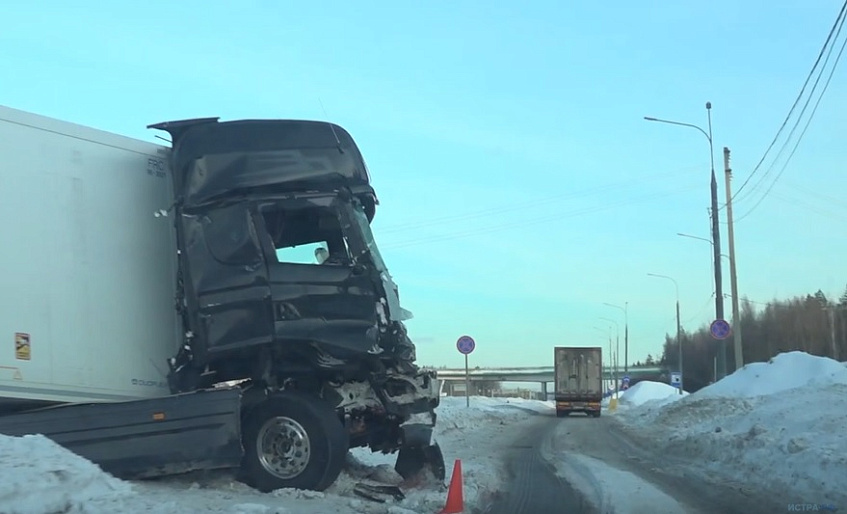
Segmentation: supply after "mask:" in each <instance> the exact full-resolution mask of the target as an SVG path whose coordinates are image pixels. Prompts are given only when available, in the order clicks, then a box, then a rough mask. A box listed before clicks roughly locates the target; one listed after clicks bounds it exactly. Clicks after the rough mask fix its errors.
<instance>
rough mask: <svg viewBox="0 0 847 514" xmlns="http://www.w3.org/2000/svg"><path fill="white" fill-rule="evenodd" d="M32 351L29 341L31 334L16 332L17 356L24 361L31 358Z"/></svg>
mask: <svg viewBox="0 0 847 514" xmlns="http://www.w3.org/2000/svg"><path fill="white" fill-rule="evenodd" d="M31 355H32V353H31V348H30V342H29V334H24V333H22V332H17V333H15V358H16V359H18V360H22V361H28V360H30V357H31Z"/></svg>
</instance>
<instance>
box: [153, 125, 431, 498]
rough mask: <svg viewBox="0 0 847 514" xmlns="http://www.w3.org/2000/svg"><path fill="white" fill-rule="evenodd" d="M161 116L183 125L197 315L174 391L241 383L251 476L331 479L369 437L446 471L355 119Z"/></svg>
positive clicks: (257, 481) (180, 232)
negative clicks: (376, 224) (381, 242)
mask: <svg viewBox="0 0 847 514" xmlns="http://www.w3.org/2000/svg"><path fill="white" fill-rule="evenodd" d="M150 128H154V129H160V130H164V131H167V132H168V133H169V134H170V135H171V144H172V150H171V155H170V160H171V170H172V174H173V185H174V203H173V206H172V208H171V212H172V213H173V217H174V225H175V228H176V237H177V248H178V253H179V255H178V276H177V297H176V308H177V310H178V312H179V314H180V316H181V318H182V321H183V326H184V327H185V334H184V341H183V344H182V346H181V348H180V350H179V352H178V353H177V354H176V355H175V356H174V357H173V358H172V359H171V360H170V363H169V364H170V373H169V375H168V383H169V386H170V388H171V392H172V393H174V394H177V393H183V392H191V391H197V390H202V389H208V388H213V387H218V386H220V385H221V384H227V383H229V384H231V383H233V382H238V383H239V386H240V387H241V388H242V390H243V394H242V404H243V408H242V434H243V435H242V437H243V444H244V450H245V451H244V460H243V463H242V472H243V474H244V479H245V481H246V482H248V483H249V484H251V485H253V486H254V487H256V488H258V489H260V490H271V489H276V488H280V487H298V488H310V489H323V488H325V487H327V486H329V485H330V484H331V483H332V482H334V480H335V478H336V477H337V476H338V474H339V472H340V470H341V467H342V465H343V463H344V460H345V457H346V454H347V451H348V449H349V448H350V447H357V446H368V447H370V448H371V449H372V450H373V451H382V452H386V453H393V452H395V451H398V450H399V453H398V460H397V465H396V469H397V471H398V472H399V473H400V474H401V475H403V476H405V477H408V476H410V475H412V474H414V473H416V472H418V471H421V470H422V469H424V468H429V469H431V470H432V471H433V472H434V474H435V475H436V477H438V478H439V479H443V478H444V462H443V458H442V456H441V453H440V450H439V448H438V446H437V444H436V443H434V441H433V440H432V429H433V427H434V425H435V408H436V407H437V406H438V401H439V396H438V388H437V385H436V380H435V374H434V373H433V372H426V371H422V370H421V369H420V368H419V367H418V366H417V365H416V364H415V347H414V344H413V343H412V342H411V340H410V339H409V337H408V335H407V332H406V328H405V326H404V324H403V321H404V320H406V319H408V318H410V317H411V314H410V313H409V312H408V311H406V310H404V309H403V308H402V307H401V306H400V302H399V297H398V289H397V286H396V285H395V284H394V282H393V280H392V278H391V275H390V274H389V272H388V269H387V267H386V265H385V262H384V261H383V259H382V257H381V255H380V253H379V250H378V249H377V246H376V243H375V240H374V237H373V234H372V232H371V228H370V222H371V220H372V219H373V217H374V215H375V211H376V205H377V203H378V201H377V197H376V193H375V191H374V189H373V188H372V186H371V184H370V177H369V174H368V171H367V168H366V165H365V162H364V159H363V158H362V155H361V153H360V151H359V149H358V148H357V145H356V144H355V142H354V141H353V139H352V138H351V136H350V135H349V134H348V133H347V131H345V130H344V129H343V128H341V127H340V126H338V125H334V124H331V123H326V122H316V121H291V120H245V121H232V122H218V119H217V118H207V119H197V120H186V121H176V122H165V123H160V124H157V125H151V126H150Z"/></svg>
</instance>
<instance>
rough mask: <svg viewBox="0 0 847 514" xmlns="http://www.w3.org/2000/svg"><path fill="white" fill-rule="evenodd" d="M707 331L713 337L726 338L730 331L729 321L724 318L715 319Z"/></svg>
mask: <svg viewBox="0 0 847 514" xmlns="http://www.w3.org/2000/svg"><path fill="white" fill-rule="evenodd" d="M709 332H711V333H712V337H714V338H715V339H726V338H727V337H729V335H730V334H731V333H732V329H731V328H730V326H729V322H728V321H726V320H724V319H716V320H715V321H713V322H712V324H711V325H709Z"/></svg>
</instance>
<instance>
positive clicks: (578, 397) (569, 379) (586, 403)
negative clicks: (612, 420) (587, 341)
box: [553, 346, 603, 417]
mask: <svg viewBox="0 0 847 514" xmlns="http://www.w3.org/2000/svg"><path fill="white" fill-rule="evenodd" d="M553 360H554V366H555V371H554V375H555V379H556V382H555V393H554V396H555V400H556V415H557V416H559V417H564V416H567V415H569V414H570V413H572V412H584V413H586V414H587V415H589V416H594V417H600V403H601V401H602V400H603V349H602V348H601V347H599V346H581V347H576V346H557V347H556V348H554V355H553Z"/></svg>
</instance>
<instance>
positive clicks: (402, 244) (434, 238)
mask: <svg viewBox="0 0 847 514" xmlns="http://www.w3.org/2000/svg"><path fill="white" fill-rule="evenodd" d="M699 187H700V186H699V185H692V186H686V187H682V188H676V189H674V190H670V191H661V192H655V191H654V192H652V193H649V194H646V195H641V196H638V197H635V198H629V199H627V200H624V201H621V202H616V203H610V204H603V205H595V206H590V207H582V208H579V209H575V210H573V211H569V212H566V213H556V214H552V215H551V214H548V215H545V216H540V217H536V218H530V219H526V220H521V221H518V222H512V223H503V224H500V225H494V226H488V227H482V228H479V229H472V230H465V231H461V232H453V233H447V234H434V235H431V236H425V237H422V238H417V239H410V240H406V241H398V242H397V243H394V244H391V243H389V244H386V245H385V246H384V247H382V248H381V249H383V250H395V249H400V248H406V247H409V246H417V245H420V244H429V243H438V242H442V241H450V240H454V239H459V238H466V237H472V236H476V235H481V234H488V233H492V232H500V231H503V230H509V229H514V228H523V227H526V226H529V225H535V224H539V223H549V222H551V221H560V220H563V219H567V218H571V217H574V216H580V215H583V214H591V213H595V212H600V211H603V210H607V209H611V208H615V207H620V206H623V205H629V204H633V203H638V202H642V201H646V200H651V199H654V198H656V197H666V196H668V195H669V194H671V193H674V192H682V191H692V190H695V189H699Z"/></svg>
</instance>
